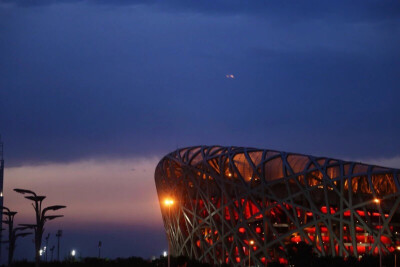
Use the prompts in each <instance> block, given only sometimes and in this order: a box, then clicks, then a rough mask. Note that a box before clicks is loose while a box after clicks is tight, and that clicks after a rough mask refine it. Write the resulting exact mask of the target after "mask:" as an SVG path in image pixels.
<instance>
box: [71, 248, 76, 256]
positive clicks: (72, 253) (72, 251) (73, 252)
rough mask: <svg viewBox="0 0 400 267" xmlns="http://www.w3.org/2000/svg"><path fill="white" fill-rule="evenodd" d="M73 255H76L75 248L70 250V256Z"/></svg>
mask: <svg viewBox="0 0 400 267" xmlns="http://www.w3.org/2000/svg"><path fill="white" fill-rule="evenodd" d="M75 255H76V250H75V249H73V250H71V256H72V257H75Z"/></svg>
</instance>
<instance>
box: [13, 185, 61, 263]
mask: <svg viewBox="0 0 400 267" xmlns="http://www.w3.org/2000/svg"><path fill="white" fill-rule="evenodd" d="M14 191H15V192H17V193H20V194H28V196H26V197H25V198H26V199H29V200H31V201H33V203H32V206H33V208H34V210H35V215H36V224H21V225H22V226H24V227H28V228H32V229H34V232H35V266H36V267H39V265H40V254H39V251H40V247H41V245H42V237H43V232H44V224H45V223H46V221H50V220H54V219H56V218H59V217H63V216H64V215H50V216H46V212H48V211H50V210H51V211H55V210H59V209H63V208H66V206H62V205H54V206H49V207H46V208H43V209H42V202H43V200H44V199H45V198H46V196H38V195H36V193H35V192H33V191H31V190H26V189H19V188H16V189H14Z"/></svg>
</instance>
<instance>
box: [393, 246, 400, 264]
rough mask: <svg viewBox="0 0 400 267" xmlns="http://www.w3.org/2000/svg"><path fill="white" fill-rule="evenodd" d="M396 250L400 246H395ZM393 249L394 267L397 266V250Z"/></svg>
mask: <svg viewBox="0 0 400 267" xmlns="http://www.w3.org/2000/svg"><path fill="white" fill-rule="evenodd" d="M396 250H397V251H399V250H400V246H396ZM396 250H395V251H394V267H397V251H396Z"/></svg>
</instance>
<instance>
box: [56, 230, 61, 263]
mask: <svg viewBox="0 0 400 267" xmlns="http://www.w3.org/2000/svg"><path fill="white" fill-rule="evenodd" d="M56 237H57V261H60V238H61V237H62V230H58V231H57V234H56Z"/></svg>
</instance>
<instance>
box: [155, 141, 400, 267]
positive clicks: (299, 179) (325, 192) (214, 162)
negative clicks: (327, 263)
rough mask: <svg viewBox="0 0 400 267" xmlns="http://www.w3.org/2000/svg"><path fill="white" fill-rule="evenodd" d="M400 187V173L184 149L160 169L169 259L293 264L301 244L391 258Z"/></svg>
mask: <svg viewBox="0 0 400 267" xmlns="http://www.w3.org/2000/svg"><path fill="white" fill-rule="evenodd" d="M399 179H400V170H398V169H390V168H384V167H379V166H373V165H367V164H363V163H359V162H349V161H343V160H337V159H330V158H325V157H314V156H309V155H301V154H296V153H286V152H280V151H273V150H263V149H256V148H244V147H221V146H197V147H189V148H183V149H178V150H176V151H174V152H172V153H170V154H168V155H166V156H165V157H164V158H163V159H162V160H161V161H160V163H159V164H158V166H157V168H156V171H155V181H156V187H157V193H158V197H159V199H160V203H161V211H162V217H163V220H164V226H165V229H166V233H167V237H168V241H169V243H170V246H171V253H172V254H173V255H185V256H188V257H191V258H194V259H197V260H200V261H203V262H208V263H211V264H221V263H228V264H230V265H241V264H243V262H247V263H248V261H249V260H250V262H251V264H254V265H264V264H265V262H266V261H272V260H279V261H281V262H285V261H286V259H287V251H286V248H287V246H288V245H290V244H295V243H297V242H300V241H304V242H306V243H308V244H310V245H312V246H313V248H314V251H315V253H317V254H318V255H321V256H325V255H332V256H343V257H347V256H355V257H359V256H362V255H364V254H378V253H382V254H388V253H391V252H393V251H394V250H395V247H396V246H397V245H399V244H400V243H399V241H398V240H399V237H400V210H399V209H398V207H399V204H400V197H399V189H400V184H399ZM165 200H166V201H167V204H169V205H164V201H165Z"/></svg>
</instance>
